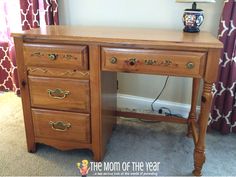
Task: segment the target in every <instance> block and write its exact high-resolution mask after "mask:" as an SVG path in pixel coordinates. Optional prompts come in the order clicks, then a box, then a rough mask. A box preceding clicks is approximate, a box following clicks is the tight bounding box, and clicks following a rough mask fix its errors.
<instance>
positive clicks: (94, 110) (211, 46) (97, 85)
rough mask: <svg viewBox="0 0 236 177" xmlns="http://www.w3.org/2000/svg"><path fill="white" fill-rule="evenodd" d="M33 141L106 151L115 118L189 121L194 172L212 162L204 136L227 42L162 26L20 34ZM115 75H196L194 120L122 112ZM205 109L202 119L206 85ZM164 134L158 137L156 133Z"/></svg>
mask: <svg viewBox="0 0 236 177" xmlns="http://www.w3.org/2000/svg"><path fill="white" fill-rule="evenodd" d="M13 36H14V41H15V46H16V54H17V65H18V74H19V82H20V85H21V86H20V87H21V96H22V102H23V111H24V120H25V130H26V138H27V145H28V151H29V152H35V151H36V143H44V144H47V145H50V146H53V147H55V148H58V149H61V150H68V149H77V148H88V149H90V150H91V151H92V152H93V155H94V159H95V160H97V161H100V160H102V159H103V157H104V154H105V147H106V143H107V140H108V139H109V137H110V136H111V134H112V127H113V126H114V125H115V124H116V116H117V115H121V116H127V117H134V116H135V117H141V118H146V119H155V120H162V121H170V122H178V123H186V124H187V125H188V127H189V129H188V135H192V136H193V140H194V143H195V150H194V171H193V174H194V175H200V174H201V169H202V165H203V163H204V161H205V136H206V129H207V122H208V116H209V110H210V107H211V101H212V94H211V89H212V84H213V82H215V80H216V77H217V70H218V63H219V56H220V49H221V48H222V44H221V43H220V42H219V41H218V40H217V39H216V38H214V37H213V36H212V35H211V34H209V33H205V32H200V33H195V34H190V33H183V32H182V31H172V30H158V29H132V28H129V29H127V28H126V29H124V28H105V27H69V26H67V27H66V26H48V27H45V28H40V29H34V30H31V31H26V32H22V33H14V34H13ZM116 72H132V73H146V74H161V75H172V76H182V77H192V78H193V94H192V106H191V110H190V113H189V118H188V120H184V119H176V118H174V117H168V118H164V119H163V118H162V117H160V116H153V115H146V114H136V113H129V112H117V111H116V93H117V78H116ZM201 79H203V80H204V86H203V92H202V99H201V112H200V116H199V120H198V123H197V122H196V104H197V97H198V94H197V93H198V90H199V87H200V86H199V82H200V80H201ZM157 136H158V135H157Z"/></svg>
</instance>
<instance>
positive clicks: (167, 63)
mask: <svg viewBox="0 0 236 177" xmlns="http://www.w3.org/2000/svg"><path fill="white" fill-rule="evenodd" d="M205 57H206V53H204V52H186V51H184V52H183V51H173V50H172V51H171V50H141V49H127V48H102V69H103V70H104V71H117V72H133V73H134V72H136V73H149V74H162V75H163V74H164V75H174V76H185V77H186V76H192V77H201V76H202V75H203V71H204V67H205Z"/></svg>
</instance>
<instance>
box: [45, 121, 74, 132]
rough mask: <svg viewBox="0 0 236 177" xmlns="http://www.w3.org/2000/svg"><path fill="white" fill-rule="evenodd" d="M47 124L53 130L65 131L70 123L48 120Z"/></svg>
mask: <svg viewBox="0 0 236 177" xmlns="http://www.w3.org/2000/svg"><path fill="white" fill-rule="evenodd" d="M49 125H51V127H52V129H53V130H56V131H60V132H64V131H67V130H68V129H69V128H70V127H71V124H70V123H64V122H62V121H58V122H53V121H50V122H49Z"/></svg>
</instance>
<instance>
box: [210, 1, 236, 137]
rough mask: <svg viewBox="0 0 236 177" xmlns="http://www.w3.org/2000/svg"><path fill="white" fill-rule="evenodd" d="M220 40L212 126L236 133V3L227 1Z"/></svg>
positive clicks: (211, 117) (225, 132)
mask: <svg viewBox="0 0 236 177" xmlns="http://www.w3.org/2000/svg"><path fill="white" fill-rule="evenodd" d="M219 39H220V41H221V42H222V43H223V44H224V49H223V50H222V54H221V59H220V66H219V67H220V69H219V77H218V82H216V84H215V87H214V96H215V98H214V101H213V108H212V112H211V116H210V126H211V128H213V129H216V130H218V131H220V132H221V133H223V134H227V133H230V132H236V1H235V0H228V1H225V4H224V9H223V13H222V17H221V22H220V29H219Z"/></svg>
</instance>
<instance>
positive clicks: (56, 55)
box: [24, 43, 88, 70]
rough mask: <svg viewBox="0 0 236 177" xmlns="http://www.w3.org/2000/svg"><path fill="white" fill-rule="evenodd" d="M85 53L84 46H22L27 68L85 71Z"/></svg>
mask: <svg viewBox="0 0 236 177" xmlns="http://www.w3.org/2000/svg"><path fill="white" fill-rule="evenodd" d="M87 53H88V52H87V47H86V46H78V45H77V46H74V45H55V44H53V45H51V44H27V43H26V44H24V56H25V57H24V59H25V64H26V65H27V66H44V67H45V66H46V67H51V68H52V67H54V68H66V69H68V68H69V69H75V70H76V69H79V70H87V69H88V54H87Z"/></svg>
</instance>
